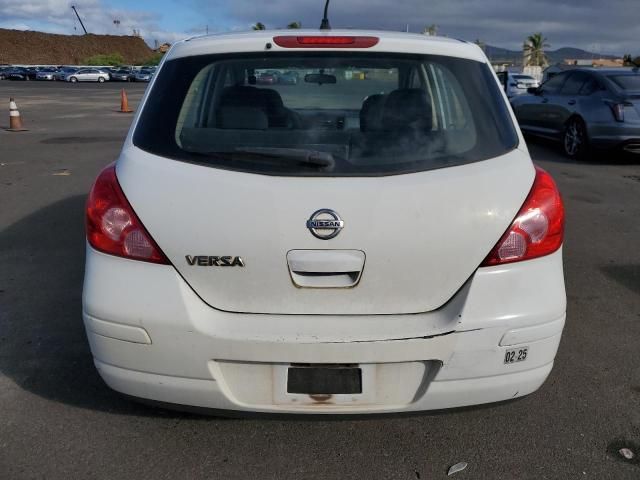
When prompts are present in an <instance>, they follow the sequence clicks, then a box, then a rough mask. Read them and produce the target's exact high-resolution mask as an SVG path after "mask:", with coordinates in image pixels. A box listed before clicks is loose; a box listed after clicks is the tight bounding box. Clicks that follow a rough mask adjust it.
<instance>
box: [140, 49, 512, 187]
mask: <svg viewBox="0 0 640 480" xmlns="http://www.w3.org/2000/svg"><path fill="white" fill-rule="evenodd" d="M133 142H134V144H135V145H136V146H138V147H139V148H141V149H143V150H145V151H148V152H150V153H154V154H157V155H161V156H164V157H169V158H174V159H176V160H184V161H189V162H197V163H202V164H207V165H210V166H214V167H218V168H224V169H230V170H239V171H246V172H253V173H262V174H270V175H296V176H309V175H318V176H375V175H393V174H400V173H408V172H416V171H423V170H430V169H435V168H442V167H448V166H455V165H462V164H466V163H471V162H476V161H480V160H484V159H488V158H491V157H495V156H498V155H502V154H504V153H506V152H508V151H510V150H512V149H513V148H515V147H516V146H517V142H518V137H517V134H516V131H515V129H514V126H513V123H512V121H511V118H510V116H509V114H508V110H507V107H506V105H505V102H504V100H503V98H502V96H501V93H500V90H499V87H498V84H497V82H496V81H495V77H494V76H493V73H492V72H491V70H490V69H489V67H488V66H486V65H485V64H482V63H479V62H476V61H472V60H464V59H459V58H452V57H445V56H433V55H398V54H379V53H377V54H375V55H372V54H362V53H353V52H342V53H334V52H313V53H311V52H304V53H297V52H296V53H284V54H283V53H280V52H273V53H268V54H264V53H262V54H246V55H237V54H236V55H206V56H194V57H186V58H181V59H176V60H171V61H168V62H166V63H165V64H164V66H163V67H162V69H161V70H160V71H159V73H158V76H157V78H156V80H155V83H154V85H153V90H152V91H151V94H150V96H149V98H148V100H147V102H146V104H145V107H144V110H143V112H142V114H141V117H140V120H139V122H138V126H137V128H136V130H135V132H134V137H133Z"/></svg>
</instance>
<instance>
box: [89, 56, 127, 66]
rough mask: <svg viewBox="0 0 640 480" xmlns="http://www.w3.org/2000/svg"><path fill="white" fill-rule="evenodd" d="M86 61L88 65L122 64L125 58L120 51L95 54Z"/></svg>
mask: <svg viewBox="0 0 640 480" xmlns="http://www.w3.org/2000/svg"><path fill="white" fill-rule="evenodd" d="M84 63H85V64H86V65H113V66H115V65H122V64H123V63H124V58H123V57H122V55H120V54H119V53H108V54H99V55H93V56H91V57H89V58H87V59H86V60H85V61H84Z"/></svg>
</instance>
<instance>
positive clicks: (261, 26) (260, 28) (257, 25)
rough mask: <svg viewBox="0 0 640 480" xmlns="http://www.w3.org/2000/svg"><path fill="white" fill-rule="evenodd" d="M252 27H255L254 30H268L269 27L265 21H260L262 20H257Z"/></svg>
mask: <svg viewBox="0 0 640 480" xmlns="http://www.w3.org/2000/svg"><path fill="white" fill-rule="evenodd" d="M251 28H253V29H254V30H266V29H267V27H265V26H264V23H260V22H257V23H256V24H255V25H253V26H252V27H251Z"/></svg>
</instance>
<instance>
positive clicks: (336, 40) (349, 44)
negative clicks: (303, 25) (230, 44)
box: [273, 35, 380, 48]
mask: <svg viewBox="0 0 640 480" xmlns="http://www.w3.org/2000/svg"><path fill="white" fill-rule="evenodd" d="M379 41H380V39H379V38H378V37H351V36H330V35H321V36H315V37H313V36H312V37H309V36H304V37H298V36H294V35H282V36H279V37H273V42H274V43H275V44H276V45H278V46H279V47H284V48H318V47H321V48H370V47H373V46H374V45H376V44H377V43H378V42H379Z"/></svg>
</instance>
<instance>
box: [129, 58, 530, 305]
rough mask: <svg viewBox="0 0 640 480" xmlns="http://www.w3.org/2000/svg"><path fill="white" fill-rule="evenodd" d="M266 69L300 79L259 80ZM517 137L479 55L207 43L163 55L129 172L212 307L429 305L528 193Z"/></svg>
mask: <svg viewBox="0 0 640 480" xmlns="http://www.w3.org/2000/svg"><path fill="white" fill-rule="evenodd" d="M276 53H277V52H276ZM258 66H259V67H260V68H257V67H258ZM329 67H330V68H329ZM261 70H269V71H294V72H296V73H298V74H299V78H300V79H301V80H300V82H298V83H297V84H296V85H291V84H287V85H286V86H285V85H282V86H280V85H275V86H274V85H268V86H265V87H264V88H263V87H259V86H257V85H256V83H257V82H256V78H257V77H258V76H259V75H260V73H261ZM328 72H330V73H328ZM517 143H518V137H517V134H516V131H515V129H514V126H513V124H512V122H511V119H510V117H509V115H508V113H507V109H506V107H505V105H504V101H503V100H502V97H501V95H500V93H499V89H498V85H497V84H496V82H495V78H494V77H493V74H492V73H491V72H490V70H489V68H488V67H487V66H486V65H485V64H482V63H480V62H475V61H471V60H462V59H454V58H448V57H439V56H433V55H425V56H419V57H416V56H415V55H412V56H403V55H395V54H394V55H391V54H389V55H386V54H385V55H381V54H378V55H376V56H375V57H374V56H362V55H354V54H352V53H349V52H344V53H342V52H341V53H340V54H335V53H327V52H325V53H323V54H322V55H319V54H317V53H316V54H309V53H307V52H305V54H304V55H302V54H300V53H296V55H280V56H278V55H271V54H270V55H265V54H262V53H258V54H254V55H245V56H243V57H242V58H239V59H235V58H234V59H231V60H230V59H229V58H227V57H225V58H219V57H218V56H216V55H207V56H197V57H185V58H180V59H175V60H172V61H169V62H167V63H165V65H164V66H163V67H162V68H161V69H160V71H159V72H158V74H157V78H156V79H155V81H154V84H153V86H152V91H151V93H150V95H149V98H148V100H147V102H146V105H145V106H144V110H143V112H142V114H141V116H140V119H139V122H138V125H137V127H136V129H135V132H134V134H133V136H132V143H130V144H128V145H126V146H125V149H124V151H123V154H122V156H121V158H120V160H119V161H118V164H117V175H118V179H119V181H120V183H121V186H122V188H123V191H124V193H125V195H126V196H127V197H128V199H129V201H130V202H131V204H132V206H133V208H134V210H135V211H136V213H137V214H138V216H139V217H140V219H141V220H142V222H143V223H144V225H145V226H146V228H147V229H148V230H149V232H150V234H151V235H152V237H153V238H154V239H155V240H156V242H157V243H158V245H159V246H160V248H161V249H162V250H163V251H164V253H165V254H166V255H167V257H168V258H169V259H170V260H171V262H172V263H173V265H174V266H175V268H176V270H177V271H178V272H179V274H180V275H181V276H182V277H183V278H184V279H185V281H186V282H187V283H188V284H189V285H190V286H191V288H193V290H194V291H195V292H196V293H197V294H198V295H199V296H200V297H201V298H202V299H203V300H204V301H205V302H206V303H207V304H209V305H210V306H212V307H215V308H217V309H222V310H226V311H232V312H246V313H272V314H333V315H339V314H403V313H418V312H426V311H431V310H434V309H437V308H439V307H441V306H442V305H443V304H445V303H446V302H447V301H448V300H449V299H450V298H451V297H452V296H453V295H455V293H456V292H457V291H458V290H459V289H460V288H461V286H462V285H463V284H464V283H465V282H466V281H467V280H468V279H469V278H470V277H471V275H472V274H473V273H474V271H475V270H476V269H477V268H478V266H479V265H480V263H481V262H482V260H483V259H484V257H485V256H486V255H487V253H488V252H489V251H490V250H491V248H492V247H493V246H494V245H495V244H496V242H497V241H498V240H499V239H500V237H501V235H502V234H503V232H504V231H505V230H506V228H507V227H508V226H509V224H510V222H511V221H512V219H513V218H514V216H515V215H516V213H517V211H518V209H519V208H520V206H521V205H522V203H523V201H524V199H525V197H526V195H527V193H528V191H529V188H530V187H531V184H532V182H533V178H534V170H533V167H532V165H531V162H530V160H529V157H528V155H527V154H526V152H524V151H522V150H519V149H518V148H516V147H517ZM318 211H321V212H320V213H319V214H317V215H316V216H315V217H314V213H316V212H318ZM314 221H325V222H329V223H328V224H326V223H325V224H323V223H314ZM323 237H331V238H328V239H325V238H323ZM237 257H240V258H241V260H239V259H238V258H237Z"/></svg>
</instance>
